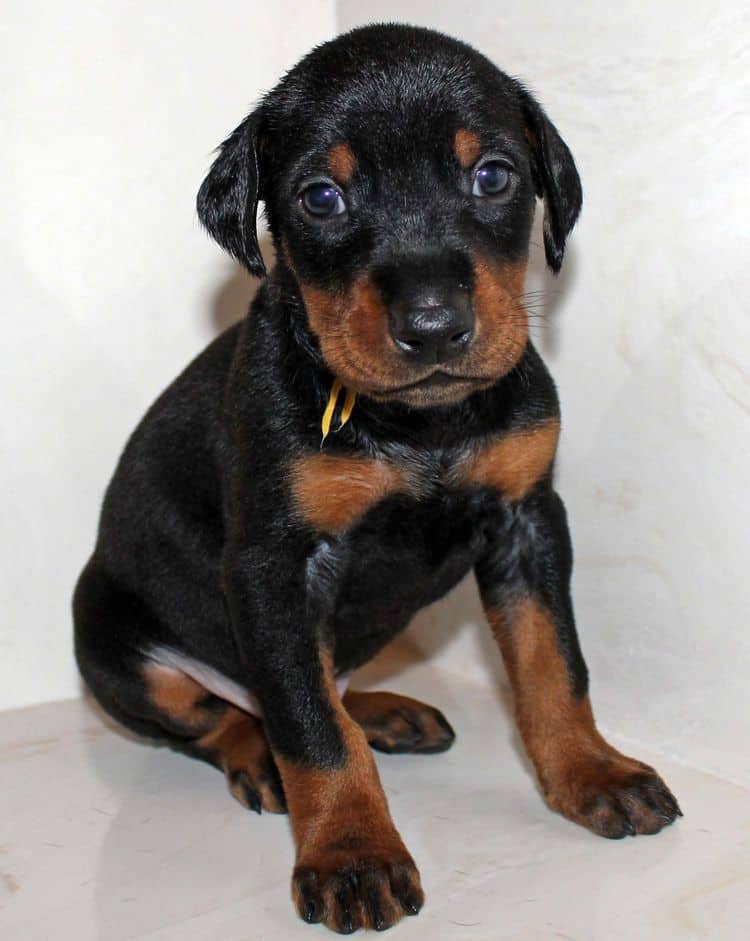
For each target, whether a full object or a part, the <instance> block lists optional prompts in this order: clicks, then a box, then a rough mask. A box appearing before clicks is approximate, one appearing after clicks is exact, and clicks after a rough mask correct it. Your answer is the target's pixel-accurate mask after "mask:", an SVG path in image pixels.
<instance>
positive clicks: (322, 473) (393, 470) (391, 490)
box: [292, 454, 409, 533]
mask: <svg viewBox="0 0 750 941" xmlns="http://www.w3.org/2000/svg"><path fill="white" fill-rule="evenodd" d="M408 489H409V487H408V479H407V475H406V474H405V473H404V472H403V471H401V470H399V468H397V467H394V466H393V465H392V464H389V463H387V462H386V461H379V460H375V459H374V458H368V457H336V456H333V455H329V454H315V455H313V456H312V457H304V458H300V459H299V460H298V461H296V463H295V464H294V465H293V467H292V493H293V494H294V499H295V502H296V504H297V508H298V509H299V512H300V513H301V514H302V517H303V518H304V520H305V521H306V522H307V523H308V524H309V525H311V526H312V527H313V528H315V529H316V530H318V531H320V532H326V533H339V532H344V531H345V530H347V529H349V528H350V527H351V526H353V525H354V523H356V522H357V520H359V519H361V518H362V517H363V516H364V515H365V513H367V511H368V510H369V509H371V508H372V507H373V506H375V504H377V503H380V501H381V500H384V499H385V498H386V497H388V496H390V495H392V494H395V493H402V492H405V491H407V490H408Z"/></svg>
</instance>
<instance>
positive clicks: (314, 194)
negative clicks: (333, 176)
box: [300, 183, 346, 219]
mask: <svg viewBox="0 0 750 941" xmlns="http://www.w3.org/2000/svg"><path fill="white" fill-rule="evenodd" d="M300 198H301V200H302V205H303V206H304V208H305V210H306V211H307V212H308V213H310V215H311V216H315V217H316V218H317V219H327V218H330V217H331V216H340V215H341V214H342V213H344V212H346V202H345V201H344V197H343V196H342V195H341V193H340V192H339V191H338V190H337V189H336V187H335V186H334V185H333V184H332V183H313V184H312V185H311V186H308V187H307V188H306V189H304V190H303V191H302V194H301V197H300Z"/></svg>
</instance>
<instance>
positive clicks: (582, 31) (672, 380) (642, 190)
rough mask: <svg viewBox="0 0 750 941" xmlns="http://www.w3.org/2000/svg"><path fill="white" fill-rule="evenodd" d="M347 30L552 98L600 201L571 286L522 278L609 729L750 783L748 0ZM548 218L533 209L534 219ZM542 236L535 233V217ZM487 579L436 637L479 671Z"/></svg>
mask: <svg viewBox="0 0 750 941" xmlns="http://www.w3.org/2000/svg"><path fill="white" fill-rule="evenodd" d="M338 10H339V26H340V28H349V27H351V26H355V25H358V24H360V23H364V22H366V21H368V20H369V19H371V18H372V16H373V13H374V12H375V13H376V15H377V17H378V18H379V19H382V20H401V21H403V20H406V21H410V22H414V23H418V24H422V25H426V26H433V27H435V28H438V29H442V30H444V31H446V32H449V33H453V34H455V35H457V36H460V37H462V38H464V39H466V40H468V41H469V42H471V43H473V44H474V45H476V46H477V47H478V48H479V49H481V50H482V51H483V52H485V53H486V54H487V55H489V56H490V57H491V58H492V59H493V60H494V61H495V62H496V63H497V64H498V65H500V66H501V67H502V68H504V69H505V70H506V71H508V72H510V73H511V74H513V75H516V76H519V77H522V78H523V79H524V80H525V81H527V82H528V83H529V84H530V86H531V87H532V88H533V89H534V90H535V91H536V92H537V93H538V96H539V97H540V99H541V100H542V101H543V102H544V104H545V105H546V107H547V109H548V111H549V114H550V115H551V117H552V118H553V120H554V121H555V122H556V123H557V124H558V127H559V128H560V130H561V131H562V133H563V136H564V137H565V139H566V140H567V142H568V143H569V145H570V147H571V149H572V151H573V153H574V155H575V157H576V159H577V162H578V164H579V167H580V170H581V175H582V178H583V187H584V211H583V215H582V218H581V221H580V224H579V226H578V228H577V229H576V231H575V233H574V235H573V237H572V242H571V248H570V251H569V254H568V258H567V261H566V265H565V267H564V271H563V274H562V275H561V277H560V278H559V279H557V280H555V279H554V278H552V277H550V276H548V275H547V274H546V273H545V272H544V270H543V263H542V260H541V258H540V256H539V252H538V251H536V252H535V255H534V260H533V263H532V266H531V267H532V270H531V275H530V278H529V282H530V283H529V284H528V287H529V288H531V289H538V288H543V289H544V290H546V291H547V292H549V294H548V302H547V317H546V321H545V323H544V324H543V326H541V327H538V328H537V331H536V333H537V337H538V338H539V345H540V348H541V350H542V352H543V354H544V355H545V358H546V359H547V361H548V363H549V365H550V367H551V369H552V371H553V374H554V375H555V377H556V379H557V381H558V384H559V388H560V394H561V399H562V404H563V419H564V422H563V424H564V432H563V438H562V450H561V456H560V463H559V475H558V481H559V489H560V491H561V493H562V494H563V497H564V498H565V500H566V503H567V505H568V510H569V514H570V517H571V521H572V530H573V537H574V543H575V547H576V555H577V562H576V572H575V579H574V589H575V601H576V606H577V611H578V619H579V624H580V632H581V635H582V640H583V645H584V651H585V653H586V655H587V658H588V661H589V666H590V668H591V673H592V689H593V696H594V703H595V705H596V707H597V711H598V713H599V715H600V718H601V720H602V722H603V723H604V724H605V725H606V726H607V727H609V728H611V729H613V730H617V732H618V733H622V734H624V735H626V736H629V737H630V738H632V739H634V740H638V741H640V742H644V743H648V744H650V745H652V746H654V747H657V748H660V749H661V750H663V751H665V752H669V753H671V754H673V755H675V756H677V757H679V758H682V759H683V760H686V761H689V762H693V763H696V764H698V765H701V766H703V767H705V768H708V769H712V770H716V771H719V772H721V773H723V774H726V775H727V776H729V777H732V778H734V779H736V780H738V781H743V782H745V783H748V782H750V748H749V747H748V746H749V745H750V693H749V692H748V689H749V687H750V630H748V624H747V615H748V609H749V608H750V578H748V563H750V553H749V552H748V533H749V532H750V509H749V508H750V501H748V480H750V435H749V434H748V432H749V431H750V428H749V427H748V413H749V412H750V317H749V316H748V297H749V296H750V291H749V290H748V289H749V288H750V276H749V274H748V270H749V269H748V259H750V244H749V243H750V238H749V237H748V224H747V213H748V195H749V193H748V168H747V154H748V152H750V52H749V47H748V42H747V38H748V36H749V35H750V10H749V9H748V7H747V4H745V3H740V2H739V0H730V2H728V3H722V4H716V3H710V2H704V0H697V2H695V0H694V2H690V3H685V2H681V0H659V2H656V3H648V2H646V0H638V2H632V0H631V2H623V3H616V4H612V3H609V2H606V0H598V2H589V3H580V2H571V0H567V2H563V3H557V4H550V3H549V2H546V0H545V2H541V0H524V2H522V3H521V2H515V3H513V2H511V3H504V4H498V5H490V4H482V5H476V4H463V3H461V4H459V3H452V4H436V3H434V2H429V3H428V2H422V0H399V2H398V3H396V2H394V0H384V2H381V3H379V4H378V5H377V9H376V11H374V10H373V5H372V4H371V3H363V2H361V0H341V2H339V5H338ZM537 221H539V220H537ZM537 241H540V238H539V233H538V232H537ZM462 620H464V621H469V622H472V621H481V613H480V611H479V609H478V606H477V604H476V597H475V594H474V590H473V587H472V586H468V585H465V586H463V588H462V589H460V590H459V592H458V593H457V595H455V596H454V597H453V599H451V601H450V602H448V603H447V604H445V605H443V606H442V607H437V608H436V609H434V610H433V611H431V612H429V613H427V614H426V615H425V616H423V617H422V618H421V619H420V621H419V624H418V625H417V631H418V637H419V639H420V642H421V643H422V644H423V645H425V646H427V647H438V649H439V650H440V658H441V660H442V662H443V663H445V665H446V666H449V667H451V668H454V669H460V670H462V671H465V672H469V673H472V674H475V675H477V676H479V677H482V678H484V677H485V676H486V671H485V670H484V669H483V668H482V667H481V666H479V663H480V661H483V660H487V659H488V653H489V652H491V646H490V645H489V644H488V642H487V639H486V637H485V636H483V632H480V631H478V630H476V629H471V628H469V629H467V630H465V631H463V632H461V633H460V634H459V635H458V637H456V638H455V639H454V640H453V641H452V642H451V641H450V640H446V637H450V635H451V634H452V633H453V628H454V625H455V624H456V623H457V622H461V621H462Z"/></svg>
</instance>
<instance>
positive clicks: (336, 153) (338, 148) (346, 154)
mask: <svg viewBox="0 0 750 941" xmlns="http://www.w3.org/2000/svg"><path fill="white" fill-rule="evenodd" d="M356 169H357V158H356V157H355V156H354V153H353V151H352V149H351V147H350V146H349V145H348V144H336V145H335V146H334V147H331V149H330V150H329V151H328V172H329V173H330V174H331V176H332V177H333V178H334V180H335V181H336V182H337V183H339V184H340V185H341V186H346V184H347V183H348V182H349V181H350V180H351V178H352V177H353V176H354V171H355V170H356Z"/></svg>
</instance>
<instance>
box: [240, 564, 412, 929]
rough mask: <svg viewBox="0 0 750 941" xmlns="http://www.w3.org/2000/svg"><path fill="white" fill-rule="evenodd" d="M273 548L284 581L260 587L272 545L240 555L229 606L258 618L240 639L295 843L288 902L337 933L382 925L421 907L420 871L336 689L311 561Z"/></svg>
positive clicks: (361, 735) (330, 645)
mask: <svg viewBox="0 0 750 941" xmlns="http://www.w3.org/2000/svg"><path fill="white" fill-rule="evenodd" d="M270 557H271V558H273V563H272V565H273V568H272V571H273V572H275V573H277V576H278V572H282V573H283V576H282V579H281V584H279V580H278V577H277V578H276V579H273V578H270V579H268V581H267V583H266V584H264V582H266V579H265V578H264V573H266V574H268V573H269V564H270V559H269V555H268V554H267V555H266V556H265V558H264V559H263V560H262V561H261V560H256V563H258V564H253V565H252V566H251V567H250V568H247V557H245V561H244V563H243V564H241V565H240V566H239V570H238V568H237V566H235V568H234V574H233V577H232V578H231V583H232V585H233V590H231V600H230V608H231V609H232V616H233V620H235V623H237V622H238V621H239V622H240V623H241V621H242V619H243V617H253V618H256V619H257V618H259V617H260V618H262V619H263V623H262V626H260V627H259V628H258V629H257V630H256V628H253V631H252V634H253V641H252V643H250V642H247V641H246V642H245V644H244V646H246V649H247V660H248V663H252V664H253V666H252V675H253V688H254V692H255V694H256V696H257V697H258V700H259V702H260V705H261V707H262V709H263V716H264V723H265V728H266V734H267V736H268V740H269V743H270V745H271V749H272V751H273V755H274V758H275V760H276V764H277V766H278V768H279V771H280V773H281V779H282V783H283V786H284V792H285V795H286V801H287V805H288V808H289V814H290V819H291V824H292V829H293V832H294V836H295V841H296V847H297V853H296V865H295V869H294V873H293V877H292V891H293V896H294V901H295V905H296V907H297V911H298V913H299V915H300V917H302V918H303V919H304V920H305V921H307V922H323V923H324V924H325V925H326V926H327V927H329V928H331V929H333V930H334V931H339V932H342V933H345V934H348V933H350V932H352V931H354V930H356V929H357V928H375V929H377V930H383V929H385V928H388V927H390V926H391V925H393V924H395V923H396V922H397V921H399V920H400V919H401V917H402V916H403V915H404V914H407V915H416V914H417V912H418V911H419V910H420V908H421V907H422V904H423V902H424V895H423V893H422V888H421V885H420V879H419V873H418V871H417V868H416V866H415V865H414V861H413V859H412V858H411V856H410V854H409V852H408V851H407V849H406V847H405V846H404V844H403V842H402V840H401V837H400V836H399V834H398V832H397V830H396V828H395V826H394V824H393V821H392V820H391V816H390V813H389V811H388V805H387V801H386V797H385V794H384V792H383V788H382V785H381V783H380V779H379V777H378V772H377V769H376V767H375V762H374V760H373V757H372V753H371V750H370V748H369V746H368V744H367V740H366V738H365V734H364V732H363V731H362V729H361V728H360V727H359V725H357V723H356V722H354V720H353V719H352V718H351V717H350V716H349V714H348V712H347V711H346V709H345V708H344V706H343V705H342V702H341V698H340V696H339V693H338V691H337V688H336V680H335V671H334V654H333V649H332V648H333V641H332V639H331V638H330V637H329V636H327V632H326V625H325V617H324V610H323V608H322V607H321V604H320V602H319V600H316V599H315V597H314V593H311V590H310V587H309V581H310V579H309V568H310V565H309V562H310V560H309V559H308V560H307V569H308V577H307V578H305V577H304V575H303V574H302V573H301V572H300V570H299V566H296V567H295V565H294V560H293V559H292V558H291V557H289V558H285V557H284V555H283V553H274V554H271V556H270ZM295 572H300V574H299V575H298V576H297V575H295ZM256 623H257V622H256ZM238 633H239V634H240V635H241V634H242V630H241V627H240V628H239V631H238Z"/></svg>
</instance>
